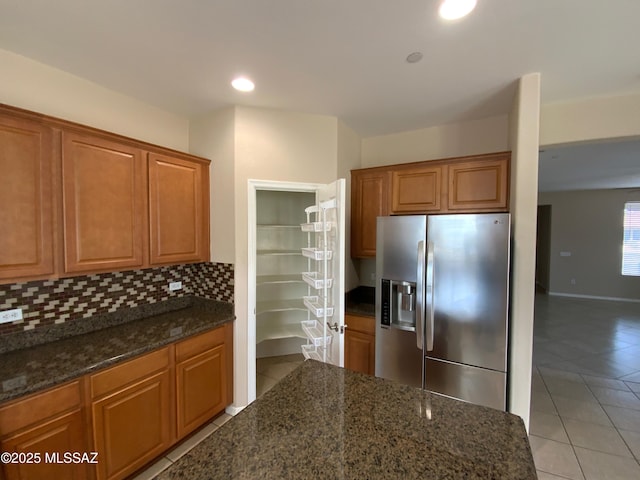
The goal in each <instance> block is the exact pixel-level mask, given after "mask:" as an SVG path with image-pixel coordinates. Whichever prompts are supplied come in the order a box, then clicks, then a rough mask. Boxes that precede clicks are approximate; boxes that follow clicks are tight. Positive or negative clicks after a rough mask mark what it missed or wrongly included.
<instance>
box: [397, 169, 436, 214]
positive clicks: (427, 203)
mask: <svg viewBox="0 0 640 480" xmlns="http://www.w3.org/2000/svg"><path fill="white" fill-rule="evenodd" d="M442 173H443V167H442V166H421V167H416V168H406V169H400V170H395V171H394V172H393V174H392V178H393V184H392V197H393V202H392V207H391V212H392V213H400V214H402V213H427V212H433V211H438V210H440V197H441V191H442V189H441V186H442V180H443V178H442V176H443V175H442Z"/></svg>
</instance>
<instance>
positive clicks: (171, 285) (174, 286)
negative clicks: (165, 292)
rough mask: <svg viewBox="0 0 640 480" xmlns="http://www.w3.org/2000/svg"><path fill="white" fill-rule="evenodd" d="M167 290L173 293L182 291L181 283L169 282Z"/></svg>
mask: <svg viewBox="0 0 640 480" xmlns="http://www.w3.org/2000/svg"><path fill="white" fill-rule="evenodd" d="M169 290H170V291H172V292H173V291H175V290H182V282H171V283H169Z"/></svg>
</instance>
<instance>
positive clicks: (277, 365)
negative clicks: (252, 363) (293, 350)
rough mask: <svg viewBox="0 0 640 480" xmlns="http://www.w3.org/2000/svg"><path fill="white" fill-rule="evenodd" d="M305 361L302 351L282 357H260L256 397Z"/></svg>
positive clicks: (257, 362) (257, 367)
mask: <svg viewBox="0 0 640 480" xmlns="http://www.w3.org/2000/svg"><path fill="white" fill-rule="evenodd" d="M302 362H304V357H303V356H302V354H301V353H298V354H294V355H283V356H280V357H266V358H258V359H257V360H256V397H258V398H259V397H260V396H262V394H263V393H265V392H267V391H269V390H270V389H271V387H273V386H274V385H275V384H276V383H278V380H280V379H281V378H283V377H285V376H286V375H287V374H289V373H291V372H292V371H293V370H295V369H296V367H297V366H298V365H300V364H301V363H302Z"/></svg>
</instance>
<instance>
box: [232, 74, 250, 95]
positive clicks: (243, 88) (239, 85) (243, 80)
mask: <svg viewBox="0 0 640 480" xmlns="http://www.w3.org/2000/svg"><path fill="white" fill-rule="evenodd" d="M231 86H232V87H233V88H235V89H236V90H238V91H240V92H253V89H254V88H256V86H255V85H254V83H253V82H252V81H251V80H249V79H248V78H247V77H238V78H234V79H233V81H232V82H231Z"/></svg>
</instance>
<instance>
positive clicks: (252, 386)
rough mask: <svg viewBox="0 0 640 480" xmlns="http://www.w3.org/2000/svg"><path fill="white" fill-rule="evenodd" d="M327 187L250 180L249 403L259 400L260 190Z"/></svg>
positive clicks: (248, 227)
mask: <svg viewBox="0 0 640 480" xmlns="http://www.w3.org/2000/svg"><path fill="white" fill-rule="evenodd" d="M322 185H324V184H321V183H304V182H283V181H276V180H256V179H249V180H247V192H248V198H247V209H248V212H247V222H248V225H247V245H248V248H247V382H248V385H247V394H248V401H249V402H248V403H251V402H253V401H254V400H255V399H256V262H257V259H256V220H257V204H256V195H257V192H258V190H271V191H280V192H305V193H310V192H313V193H315V194H316V201H317V195H318V189H319V188H320V187H321V186H322Z"/></svg>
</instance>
